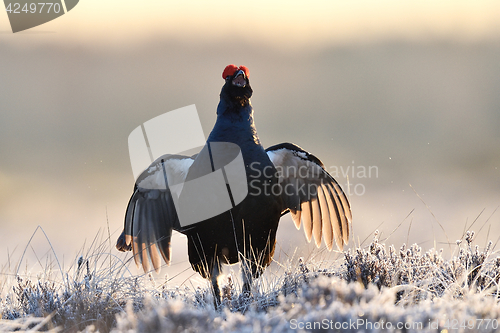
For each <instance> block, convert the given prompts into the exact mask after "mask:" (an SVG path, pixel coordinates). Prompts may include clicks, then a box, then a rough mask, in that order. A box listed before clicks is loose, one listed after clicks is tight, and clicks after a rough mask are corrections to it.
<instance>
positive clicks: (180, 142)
mask: <svg viewBox="0 0 500 333" xmlns="http://www.w3.org/2000/svg"><path fill="white" fill-rule="evenodd" d="M128 147H129V154H130V162H131V165H132V171H133V173H134V178H135V179H136V181H137V186H138V187H140V188H142V189H148V190H160V191H166V190H167V189H168V190H169V193H170V195H171V198H172V200H173V203H174V205H175V210H176V213H177V216H178V217H179V222H180V224H181V226H182V227H186V226H188V225H191V224H194V223H198V222H201V221H204V220H206V219H209V218H211V217H214V216H217V215H219V214H222V213H224V212H226V211H228V210H230V209H232V208H233V207H235V206H236V205H238V204H239V203H241V202H242V201H243V200H244V199H245V198H246V197H247V196H248V195H251V196H259V195H262V194H264V195H276V196H281V195H283V194H284V195H286V196H287V197H288V198H294V199H295V198H300V200H315V199H318V200H320V201H321V200H330V202H331V201H332V200H333V201H335V200H337V199H336V198H338V196H340V195H341V193H342V189H343V191H344V192H345V193H346V194H347V195H363V194H365V191H366V190H365V185H364V184H363V183H362V182H360V181H361V180H362V179H365V178H372V177H375V178H378V168H377V167H376V166H369V167H364V166H357V167H356V166H354V162H353V165H351V166H348V167H347V168H345V167H336V166H332V167H330V168H323V167H321V166H320V165H319V164H317V161H314V160H310V159H309V157H308V156H307V155H305V154H304V153H301V152H294V153H290V154H295V157H294V158H292V159H291V160H290V161H289V163H291V164H285V165H286V167H280V166H279V165H278V166H277V167H275V166H273V165H272V164H270V163H269V161H263V162H254V163H251V165H250V166H247V165H245V163H244V160H243V156H242V152H241V150H240V147H239V146H238V145H236V144H234V143H230V142H206V138H205V135H204V133H203V129H202V127H201V122H200V119H199V116H198V112H197V110H196V106H195V105H194V104H193V105H189V106H186V107H183V108H180V109H177V110H173V111H170V112H166V113H164V114H162V115H159V116H157V117H155V118H153V119H150V120H148V121H146V122H145V123H143V124H141V125H140V126H138V127H136V128H135V129H134V130H133V131H132V132H131V133H130V135H129V137H128ZM193 150H196V152H198V154H197V155H196V158H192V157H189V156H191V155H192V153H193ZM188 151H190V152H191V153H190V154H188V155H184V154H187V152H188ZM177 154H178V155H177ZM260 163H266V164H265V165H264V166H263V165H261V164H260ZM181 170H182V171H181ZM328 172H329V173H330V175H331V176H330V175H329V174H328ZM247 173H248V174H247ZM274 176H276V177H277V178H274ZM331 177H333V178H336V179H341V178H342V177H344V178H346V184H337V183H336V181H335V180H332V179H331ZM273 178H274V180H273ZM347 178H349V181H347ZM276 179H277V180H278V181H277V182H276V181H275V180H276ZM353 180H354V181H355V182H353ZM341 188H342V189H341ZM157 192H158V191H152V192H151V195H154V193H157ZM263 192H264V193H263ZM325 193H329V194H330V195H332V194H334V193H336V194H335V197H330V196H328V197H327V196H325ZM294 199H293V200H294ZM193 207H196V208H197V209H193Z"/></svg>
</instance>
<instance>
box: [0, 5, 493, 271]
mask: <svg viewBox="0 0 500 333" xmlns="http://www.w3.org/2000/svg"><path fill="white" fill-rule="evenodd" d="M499 37H500V0H419V1H406V0H372V1H369V0H342V1H314V0H313V1H308V2H306V1H263V0H256V1H247V2H240V1H210V2H208V1H168V0H161V1H160V0H145V1H140V2H139V1H117V0H107V1H103V0H81V1H80V3H78V5H77V6H76V7H75V8H74V9H73V10H71V11H70V12H68V13H67V14H65V15H63V16H61V17H60V18H58V19H56V20H54V21H51V22H48V23H46V24H44V25H41V26H39V27H35V28H33V29H29V30H27V31H24V32H19V33H16V34H13V33H12V31H11V28H10V25H9V21H8V17H7V13H6V12H5V11H3V10H0V59H1V61H2V66H0V152H1V156H2V158H1V159H0V231H1V232H0V243H1V244H2V247H0V265H1V264H3V263H4V262H6V259H2V258H3V257H2V256H6V255H7V252H8V253H9V254H10V255H12V254H13V253H14V256H13V258H16V259H15V260H17V259H18V258H19V255H20V253H22V250H23V248H24V246H26V244H27V241H28V240H29V237H30V236H31V234H32V232H33V231H34V230H35V229H36V227H37V225H41V226H42V227H44V230H45V231H46V233H47V235H48V237H49V238H50V240H51V244H52V245H53V246H54V248H55V250H56V251H57V253H58V255H60V256H65V257H66V259H68V258H69V260H71V259H72V258H73V256H74V255H75V254H76V253H77V251H78V250H79V249H80V248H81V247H82V244H83V243H84V242H85V240H87V245H88V244H89V243H90V241H91V240H92V239H93V237H94V236H95V234H96V233H97V230H99V228H103V230H107V228H108V227H109V229H110V232H111V233H113V232H115V234H114V235H112V238H113V242H114V239H115V238H116V233H117V232H118V231H119V230H120V228H121V227H122V225H123V215H124V211H125V208H126V205H127V202H128V199H129V197H130V195H131V193H132V192H131V191H132V187H133V176H132V172H131V169H130V163H129V157H128V150H127V137H128V135H129V133H130V132H131V131H132V130H133V129H134V128H136V127H137V126H139V125H140V124H141V123H143V122H145V121H147V120H149V119H151V118H153V117H155V116H158V115H160V114H163V113H164V112H167V111H171V110H174V109H176V108H179V107H182V106H186V105H190V104H196V105H197V108H198V111H199V113H200V117H201V119H202V125H203V126H204V130H205V131H206V133H205V134H208V132H209V131H210V129H211V128H212V126H213V122H214V119H215V108H216V106H217V102H218V98H219V97H218V94H219V92H220V87H221V86H222V82H221V81H222V80H221V77H220V74H221V71H222V70H223V68H224V66H226V65H227V64H229V63H236V64H239V65H246V66H248V67H249V68H250V71H251V73H252V76H251V80H252V87H253V89H254V96H253V97H252V103H253V104H254V107H255V108H256V121H257V126H258V130H259V135H260V138H261V140H262V142H263V143H264V145H265V146H270V145H273V144H276V143H279V142H286V141H289V142H294V143H297V144H299V145H301V146H303V147H304V148H305V149H308V150H311V152H312V153H314V154H317V155H318V157H319V158H321V159H322V160H323V162H325V165H339V166H358V165H361V166H363V165H364V166H373V165H375V166H377V167H378V168H379V170H380V177H378V176H377V177H374V178H371V179H357V178H355V177H351V179H350V181H351V184H354V185H356V183H359V184H363V185H366V193H365V194H363V195H362V196H356V195H353V196H352V198H351V199H352V201H351V202H352V205H353V216H354V220H355V221H354V222H353V228H354V238H353V240H352V242H351V243H350V245H352V244H354V241H355V242H358V240H361V241H362V240H363V239H364V238H365V237H366V236H367V235H369V234H370V233H371V232H372V231H373V230H374V229H375V228H377V227H379V226H380V225H381V224H382V223H385V224H383V225H382V226H381V227H379V228H380V230H381V231H382V232H383V233H385V235H388V234H389V233H390V232H391V231H392V230H393V229H394V228H396V227H397V226H398V225H399V224H400V223H401V221H403V220H404V219H405V217H406V216H407V215H408V213H409V212H411V211H413V210H415V211H414V213H413V215H412V216H411V217H410V218H409V219H408V220H407V221H406V222H405V224H403V226H402V227H401V228H399V229H398V231H397V232H396V234H395V235H394V236H393V237H392V239H391V240H390V241H389V243H392V242H395V243H396V244H398V242H399V243H401V242H404V241H407V240H408V235H409V241H410V242H418V243H421V244H422V243H424V244H425V248H426V249H428V248H430V246H432V245H433V244H432V242H433V240H435V239H436V238H438V240H439V239H440V240H441V241H445V238H444V236H443V235H442V234H441V232H440V229H439V227H437V223H436V222H434V219H433V218H432V215H431V213H430V212H432V214H434V215H435V216H436V217H437V219H439V221H440V223H442V224H443V225H444V226H445V228H446V230H447V232H448V233H450V235H451V236H450V237H452V238H451V239H452V241H453V240H454V239H456V238H453V237H458V238H459V237H460V234H461V232H462V230H463V228H464V224H466V223H468V225H470V224H471V221H473V220H474V219H475V218H476V217H477V216H478V214H480V213H481V211H482V210H483V209H485V211H484V214H483V215H482V216H481V218H480V219H478V228H476V231H477V230H478V229H480V225H484V226H485V227H484V228H483V231H482V236H483V237H484V238H487V237H488V238H489V239H493V240H494V241H495V240H496V239H497V238H498V236H499V234H500V232H499V230H500V229H499V228H500V223H499V222H498V221H499V217H498V216H499V215H498V212H500V210H499V211H498V212H497V211H496V208H497V207H498V205H499V202H500V201H499V198H500V192H499V190H498V186H497V184H498V179H500V178H499V177H500V162H499V161H500V159H499V157H498V146H499V143H500V136H499V134H498V128H499V126H500V116H499V115H498V110H499V105H500V100H499V99H498V91H499V88H498V87H499V86H500V81H499V78H500V63H499V62H498V59H500V56H499V55H500V45H499V43H498V41H499V40H500V38H499ZM394 40H395V41H396V42H395V43H392V41H394ZM427 41H431V42H429V43H428V42H427ZM450 41H451V42H450ZM455 41H459V42H460V43H455ZM461 42H463V43H461ZM359 45H363V47H358V46H359ZM270 73H276V74H278V73H279V76H277V77H274V78H272V79H270V77H271V76H270V75H269V74H270ZM297 124H300V126H297ZM33 162H35V163H33ZM338 180H339V182H341V183H342V185H343V184H344V183H345V180H344V179H343V177H341V178H340V179H338ZM410 183H411V184H412V186H413V187H414V188H415V189H416V190H417V191H418V193H419V195H420V196H421V197H422V198H423V199H424V200H425V204H423V203H422V202H421V200H420V199H419V197H417V196H416V195H415V193H414V192H413V190H412V189H411V188H410V187H409V184H410ZM343 186H344V185H343ZM426 205H428V206H429V208H428V207H427V206H426ZM495 212H496V213H495ZM495 214H496V215H495ZM491 216H493V217H491ZM287 219H288V222H287ZM284 220H285V222H283V227H280V229H279V233H285V234H283V235H284V236H279V237H278V243H279V247H280V248H281V247H282V246H283V247H284V246H286V244H288V243H292V242H291V240H292V238H293V245H294V246H296V245H299V242H302V246H304V243H305V238H304V237H303V231H298V232H296V230H295V227H294V226H293V225H292V223H291V220H290V219H289V217H286V218H284ZM410 221H414V222H412V223H413V225H412V226H411V228H410V227H409V226H408V225H409V223H410ZM433 224H434V229H432V225H433ZM457 226H458V227H457ZM490 227H491V236H492V237H489V236H490V235H488V236H487V235H486V233H489V232H490V229H489V228H490ZM410 229H411V232H410ZM429 230H430V231H432V233H431V232H430V231H429ZM287 232H290V234H287ZM105 234H106V235H107V232H105ZM39 236H40V235H39ZM34 242H36V243H37V244H40V243H42V244H46V243H47V242H46V240H45V239H44V238H43V237H38V238H35V239H34ZM16 247H17V250H16V251H15V250H13V249H16ZM310 247H314V245H312V244H310ZM174 248H175V253H174V256H173V257H174V258H173V259H174V262H175V261H177V262H181V263H183V264H185V265H187V264H186V259H185V256H186V253H185V252H186V247H185V244H182V245H180V246H177V245H174ZM6 250H7V251H6ZM110 251H111V253H113V255H114V254H116V251H114V250H113V249H111V250H110ZM35 252H36V253H41V254H43V253H44V252H43V251H40V250H39V249H38V248H36V251H35ZM292 252H293V251H292ZM183 255H184V257H183ZM35 262H36V261H35ZM30 263H31V262H30ZM173 266H175V265H173ZM175 267H177V266H175ZM179 267H180V266H179ZM184 269H185V267H184V266H183V267H182V268H181V270H184ZM171 272H172V270H169V274H171ZM187 272H188V274H192V271H191V270H190V268H189V267H188V268H187Z"/></svg>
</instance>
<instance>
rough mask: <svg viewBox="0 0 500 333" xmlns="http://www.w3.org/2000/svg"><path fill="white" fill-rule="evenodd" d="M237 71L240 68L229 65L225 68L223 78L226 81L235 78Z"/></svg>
mask: <svg viewBox="0 0 500 333" xmlns="http://www.w3.org/2000/svg"><path fill="white" fill-rule="evenodd" d="M237 70H238V67H236V65H227V66H226V68H224V72H222V78H223V79H224V80H225V79H226V77H228V76H233V75H234V73H235V72H236V71H237Z"/></svg>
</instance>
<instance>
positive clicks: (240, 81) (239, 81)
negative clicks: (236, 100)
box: [232, 69, 247, 88]
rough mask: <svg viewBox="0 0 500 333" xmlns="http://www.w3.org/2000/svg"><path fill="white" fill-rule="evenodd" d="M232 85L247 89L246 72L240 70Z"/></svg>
mask: <svg viewBox="0 0 500 333" xmlns="http://www.w3.org/2000/svg"><path fill="white" fill-rule="evenodd" d="M232 83H233V86H237V87H242V88H243V87H245V86H246V85H247V76H246V75H245V72H244V71H242V70H241V69H240V70H239V71H238V72H237V73H236V75H235V76H234V79H233V81H232Z"/></svg>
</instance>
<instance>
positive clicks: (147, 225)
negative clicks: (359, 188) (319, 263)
mask: <svg viewBox="0 0 500 333" xmlns="http://www.w3.org/2000/svg"><path fill="white" fill-rule="evenodd" d="M230 66H233V67H232V68H233V70H229V71H228V68H229V69H231V68H230ZM230 66H228V67H226V70H225V71H224V74H223V76H224V75H226V73H228V74H227V75H226V77H225V84H224V86H223V87H222V90H221V93H220V102H219V105H218V107H217V121H216V123H215V125H214V128H213V130H212V132H211V133H210V135H209V137H208V139H207V144H206V148H208V149H210V147H211V145H213V144H214V143H217V142H229V143H233V144H236V145H237V146H238V147H239V148H240V149H241V154H242V158H243V162H244V166H245V171H246V178H247V184H248V195H247V196H246V197H245V199H244V200H243V201H241V202H240V203H239V204H237V205H236V206H234V207H233V208H232V209H230V210H228V211H226V212H224V213H222V214H219V215H217V216H214V217H212V218H210V219H207V220H204V221H202V222H199V223H196V224H193V225H189V226H187V227H181V225H180V223H179V218H178V216H177V213H176V211H175V207H174V204H173V201H172V194H171V192H170V189H169V188H168V186H166V187H165V186H161V185H158V184H160V183H161V180H162V179H164V180H165V181H167V179H168V181H167V182H168V183H171V182H177V183H178V182H181V181H184V180H188V179H191V178H193V177H194V176H195V175H196V174H197V172H198V171H197V170H199V169H200V168H202V167H203V165H202V163H204V162H203V159H202V157H201V156H202V155H203V151H202V152H201V153H200V154H199V155H197V156H196V155H195V156H192V157H188V156H179V155H164V156H162V157H160V158H159V159H157V160H156V161H155V162H154V163H153V164H152V165H151V166H150V167H149V168H148V169H147V170H145V171H144V172H143V173H142V174H141V175H140V176H139V178H138V179H137V181H136V185H135V187H134V193H133V195H132V197H131V199H130V201H129V204H128V207H127V211H126V214H125V215H126V216H125V227H124V231H123V233H122V235H121V236H120V237H119V238H118V241H117V248H118V249H119V250H121V251H129V250H133V252H134V257H135V259H136V263H138V264H142V266H143V268H144V270H145V271H147V270H149V262H152V264H153V267H154V268H155V269H156V270H158V269H159V267H160V265H161V258H163V260H164V261H165V262H166V263H167V264H168V263H169V262H170V253H171V251H170V237H171V233H172V230H177V231H179V232H181V233H183V234H185V235H186V236H187V239H188V254H189V261H190V263H191V266H192V268H193V269H194V270H195V271H197V272H198V273H200V274H201V275H202V276H203V277H204V278H207V279H211V280H212V283H213V287H214V293H215V299H216V302H218V301H219V297H220V292H219V287H218V284H217V276H218V274H219V272H220V269H221V265H222V264H233V263H236V262H239V261H241V262H242V263H243V265H242V267H243V272H244V274H243V277H244V286H243V287H244V290H246V291H250V287H251V281H252V278H257V277H259V276H260V274H261V273H262V272H263V271H264V269H265V268H266V267H267V266H268V265H269V264H270V263H271V260H272V257H273V254H274V249H275V244H276V231H277V228H278V222H279V220H280V217H281V216H282V215H283V214H285V213H287V212H290V213H291V214H292V218H293V220H294V222H295V225H296V227H297V228H299V227H300V225H301V223H303V225H304V231H305V233H306V237H307V239H308V240H311V239H312V237H313V236H314V239H315V242H316V244H317V245H318V246H319V245H320V244H321V240H322V239H323V240H324V242H325V244H326V246H327V247H328V249H329V250H331V249H332V246H333V242H334V241H335V242H336V244H337V246H338V247H339V249H342V247H343V245H344V244H347V242H348V239H349V225H350V222H351V219H352V217H351V211H350V206H349V202H348V200H347V197H346V196H345V194H344V192H343V191H342V189H341V188H340V186H339V185H338V183H337V182H336V181H335V180H334V179H333V178H332V177H331V176H330V175H329V174H328V172H327V171H326V170H325V169H324V166H323V163H322V162H321V161H320V160H319V159H318V158H317V157H315V156H314V155H312V154H310V153H308V152H306V151H305V150H303V149H302V148H300V147H298V146H296V145H294V144H291V143H283V144H279V145H275V146H272V147H269V148H268V149H266V150H265V149H264V148H263V147H262V145H261V143H260V141H259V138H258V135H257V130H256V128H255V123H254V117H253V108H252V105H251V103H250V97H251V96H252V88H251V87H250V83H249V79H248V69H246V68H245V67H240V68H237V67H236V66H234V65H230ZM228 187H229V186H228ZM207 199H213V198H207ZM192 209H196V206H195V205H193V207H192Z"/></svg>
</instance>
